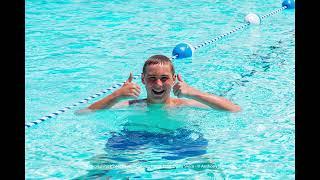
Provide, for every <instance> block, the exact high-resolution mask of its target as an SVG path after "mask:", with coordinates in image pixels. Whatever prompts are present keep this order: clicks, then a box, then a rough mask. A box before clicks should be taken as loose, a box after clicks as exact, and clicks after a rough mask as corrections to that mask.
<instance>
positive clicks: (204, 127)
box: [25, 0, 295, 179]
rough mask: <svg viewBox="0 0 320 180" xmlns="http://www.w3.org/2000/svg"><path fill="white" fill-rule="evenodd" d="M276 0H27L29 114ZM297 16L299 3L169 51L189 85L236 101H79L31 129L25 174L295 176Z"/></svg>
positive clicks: (72, 98)
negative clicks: (117, 105)
mask: <svg viewBox="0 0 320 180" xmlns="http://www.w3.org/2000/svg"><path fill="white" fill-rule="evenodd" d="M280 7H281V1H278V0H271V1H254V0H249V1H240V0H234V1H228V2H226V1H202V0H198V1H183V0H182V1H181V0H180V1H176V0H172V1H169V0H157V1H152V2H151V1H138V0H130V1H122V0H117V1H103V0H96V1H85V0H67V1H57V0H52V1H43V0H40V1H35V0H27V1H26V32H25V35H26V38H25V42H26V48H25V52H26V58H25V59H26V62H25V65H26V66H25V72H26V74H25V82H26V86H25V89H26V97H25V98H26V99H25V103H26V109H25V111H26V114H25V119H26V122H31V121H34V120H37V119H38V118H40V117H43V116H45V115H48V114H50V113H52V112H55V111H57V110H59V109H61V108H63V107H65V106H69V105H72V104H74V103H75V102H78V101H80V100H82V99H84V98H86V97H88V96H90V95H93V94H95V93H97V92H100V91H101V90H103V89H106V88H108V87H110V86H112V85H114V84H116V83H119V82H123V81H124V80H126V79H127V77H128V75H129V72H130V71H131V72H133V74H134V75H136V74H140V73H141V68H142V65H143V63H144V61H145V60H146V59H147V58H148V57H149V56H151V55H154V54H164V55H167V56H170V57H171V51H172V49H173V48H174V46H175V45H176V44H178V43H180V42H188V43H190V44H192V45H194V46H196V45H198V44H200V43H202V42H204V41H206V40H210V39H212V38H215V37H217V36H220V35H221V34H223V33H226V32H228V31H230V30H231V29H233V28H236V27H238V26H240V25H242V24H243V19H244V16H245V15H246V14H248V13H250V12H253V13H256V14H258V15H265V14H267V13H269V12H271V11H273V10H275V9H278V8H280ZM294 24H295V21H294V10H284V11H282V12H280V13H278V14H276V15H274V16H271V17H268V18H266V19H264V21H263V22H262V24H261V25H260V26H251V25H250V26H249V27H248V28H246V29H245V30H240V31H239V32H236V33H234V34H232V35H230V36H228V37H225V38H223V39H221V40H219V41H217V42H216V43H214V44H212V45H208V46H204V47H202V48H200V49H198V50H197V51H196V53H195V55H194V57H192V58H190V59H187V60H182V61H178V60H175V61H174V64H175V67H176V71H177V72H178V73H180V74H181V75H182V77H183V78H184V80H185V81H186V82H187V83H188V84H189V85H192V86H194V87H196V88H198V89H200V90H202V91H206V92H209V93H214V94H217V95H223V96H225V97H227V98H229V99H231V100H232V101H234V102H235V103H237V104H239V105H240V106H241V107H242V109H243V110H242V112H240V113H228V112H221V111H218V110H203V109H195V108H175V109H167V110H166V109H159V108H157V107H149V108H146V109H134V110H132V109H120V110H106V111H101V112H97V113H93V114H88V115H84V116H76V115H74V114H73V111H74V110H77V109H80V108H83V107H85V106H87V105H88V104H85V105H82V106H79V107H77V108H75V109H73V110H70V111H67V112H65V113H63V114H61V115H59V116H57V117H56V118H52V119H49V120H47V121H45V122H42V123H40V124H39V125H36V126H33V127H31V128H29V129H26V135H25V154H26V155H25V169H26V179H94V178H99V177H100V178H106V177H112V178H111V179H120V178H126V177H130V178H131V179H134V178H136V179H170V178H171V179H197V178H198V179H294V175H295V143H294V142H295V118H294V117H295V51H294V47H295V26H294ZM136 82H137V83H138V84H139V85H140V86H143V85H142V83H141V82H140V81H136ZM145 96H146V92H145V90H143V91H142V94H141V97H145ZM97 99H99V98H97ZM97 99H95V100H97ZM95 100H92V101H89V104H90V103H92V102H94V101H95Z"/></svg>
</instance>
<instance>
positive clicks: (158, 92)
mask: <svg viewBox="0 0 320 180" xmlns="http://www.w3.org/2000/svg"><path fill="white" fill-rule="evenodd" d="M152 92H153V94H155V95H157V96H161V95H162V94H163V93H164V90H162V91H156V90H154V89H152Z"/></svg>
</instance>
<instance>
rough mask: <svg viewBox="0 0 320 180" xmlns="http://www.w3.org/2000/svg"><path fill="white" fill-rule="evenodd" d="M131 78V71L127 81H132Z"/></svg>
mask: <svg viewBox="0 0 320 180" xmlns="http://www.w3.org/2000/svg"><path fill="white" fill-rule="evenodd" d="M132 79H133V76H132V72H130V76H129V78H128V80H127V82H131V81H132Z"/></svg>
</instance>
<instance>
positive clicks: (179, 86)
mask: <svg viewBox="0 0 320 180" xmlns="http://www.w3.org/2000/svg"><path fill="white" fill-rule="evenodd" d="M177 79H178V82H177V83H176V84H175V85H174V86H173V94H174V95H175V96H177V97H179V98H180V97H189V96H190V95H192V93H193V92H194V91H196V90H195V89H194V88H192V87H191V86H189V85H188V84H187V83H186V82H184V81H183V80H182V77H181V75H180V74H178V75H177Z"/></svg>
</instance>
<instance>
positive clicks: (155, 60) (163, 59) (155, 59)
mask: <svg viewBox="0 0 320 180" xmlns="http://www.w3.org/2000/svg"><path fill="white" fill-rule="evenodd" d="M155 64H169V65H170V67H171V73H172V75H174V74H175V70H174V67H173V64H172V62H171V60H170V59H169V58H168V57H167V56H164V55H154V56H151V57H149V59H147V60H146V62H145V63H144V65H143V74H145V73H146V69H147V66H149V65H155Z"/></svg>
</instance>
